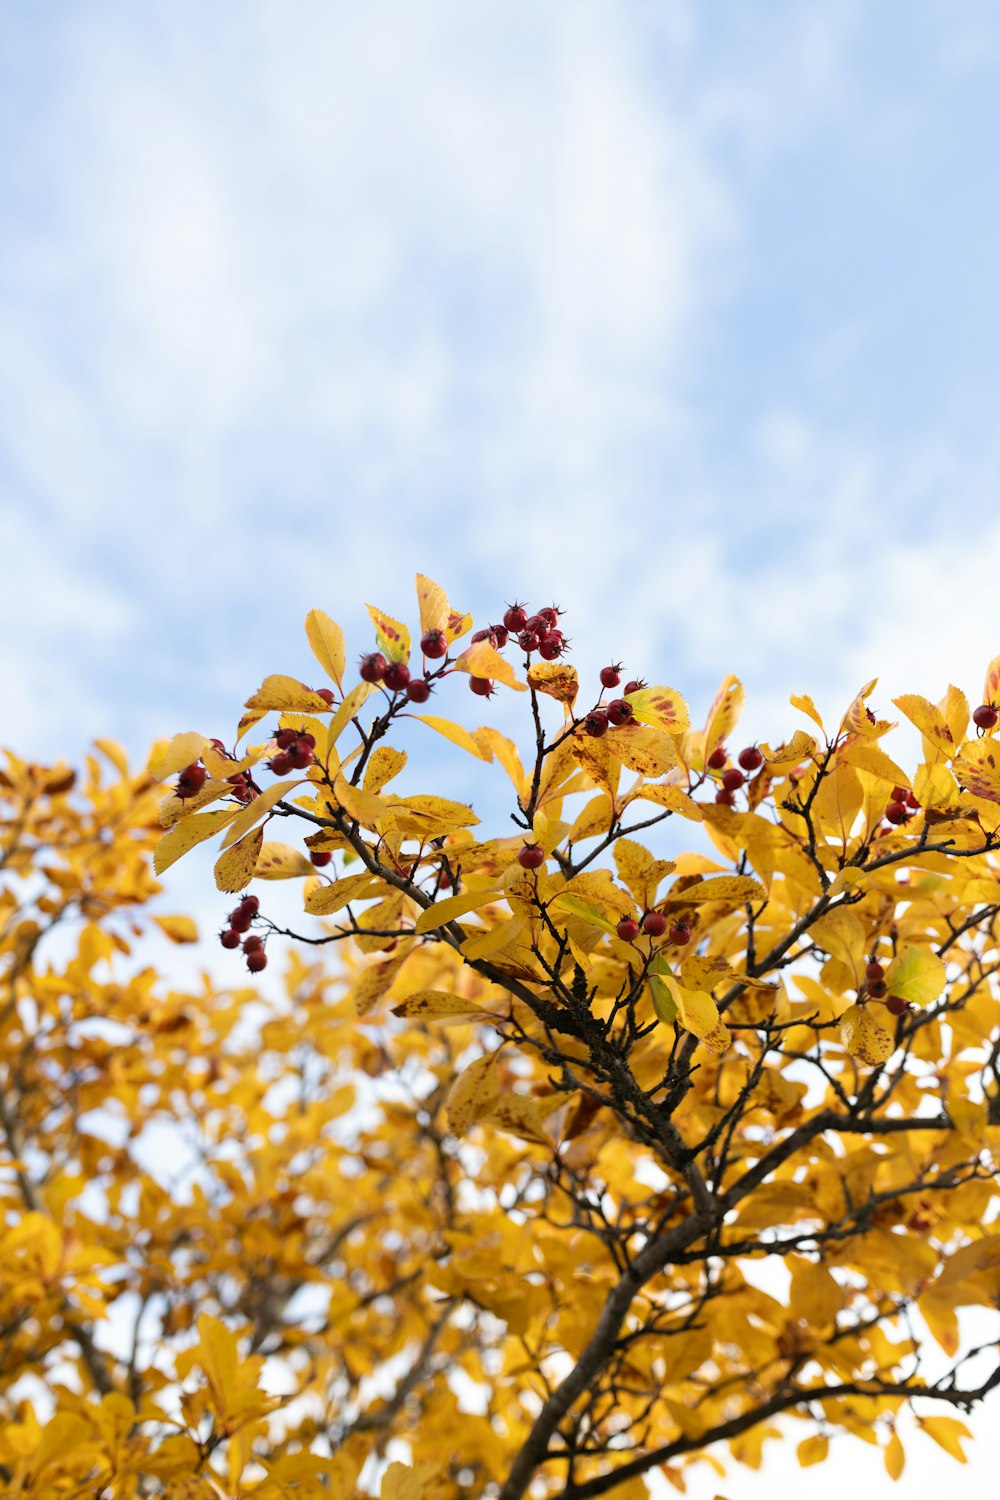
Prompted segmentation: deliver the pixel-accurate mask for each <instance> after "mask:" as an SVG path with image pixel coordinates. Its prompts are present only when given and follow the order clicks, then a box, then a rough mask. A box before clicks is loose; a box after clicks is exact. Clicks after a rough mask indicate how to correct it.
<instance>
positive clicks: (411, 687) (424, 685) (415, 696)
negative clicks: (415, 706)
mask: <svg viewBox="0 0 1000 1500" xmlns="http://www.w3.org/2000/svg"><path fill="white" fill-rule="evenodd" d="M430 695H431V685H430V683H429V682H428V681H427V678H426V677H414V678H413V679H412V681H410V682H408V683H407V684H406V696H407V697H408V698H409V700H410V702H411V703H426V702H427V700H428V698H429V697H430Z"/></svg>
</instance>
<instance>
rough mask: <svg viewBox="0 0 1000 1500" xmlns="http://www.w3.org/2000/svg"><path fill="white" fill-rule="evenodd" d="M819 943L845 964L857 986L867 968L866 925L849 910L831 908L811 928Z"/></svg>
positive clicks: (815, 939) (831, 955)
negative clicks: (831, 909) (832, 909)
mask: <svg viewBox="0 0 1000 1500" xmlns="http://www.w3.org/2000/svg"><path fill="white" fill-rule="evenodd" d="M811 933H812V937H813V939H814V941H815V942H816V944H817V945H818V946H819V947H820V948H822V949H824V951H825V952H827V953H829V955H830V957H831V958H835V959H836V960H837V962H838V963H841V964H843V965H844V967H845V968H846V969H847V971H848V973H849V974H850V975H851V978H852V980H853V983H854V987H855V988H857V987H858V986H859V985H860V984H861V981H862V979H863V977H864V972H865V964H866V959H865V927H864V923H863V922H862V921H861V920H860V918H858V917H856V916H855V915H854V913H853V912H850V911H830V912H827V913H826V915H825V916H823V917H820V918H819V920H818V921H817V922H814V923H813V925H812V929H811Z"/></svg>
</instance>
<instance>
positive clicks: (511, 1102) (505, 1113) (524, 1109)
mask: <svg viewBox="0 0 1000 1500" xmlns="http://www.w3.org/2000/svg"><path fill="white" fill-rule="evenodd" d="M478 1120H479V1123H480V1124H482V1125H494V1126H496V1128H497V1129H499V1130H506V1131H507V1132H508V1134H510V1135H516V1136H519V1137H520V1138H521V1140H524V1141H533V1142H534V1143H535V1145H538V1146H551V1145H552V1140H551V1138H550V1137H549V1136H548V1135H547V1134H546V1132H545V1129H544V1124H543V1116H542V1113H541V1111H540V1109H539V1107H538V1104H537V1102H536V1101H535V1100H534V1099H531V1098H529V1097H528V1096H527V1095H526V1094H498V1095H497V1096H496V1098H494V1099H493V1100H491V1102H490V1103H489V1105H488V1106H487V1107H486V1108H485V1109H484V1110H483V1111H482V1112H481V1113H480V1114H479V1116H478Z"/></svg>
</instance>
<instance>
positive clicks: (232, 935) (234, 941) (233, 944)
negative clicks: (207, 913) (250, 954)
mask: <svg viewBox="0 0 1000 1500" xmlns="http://www.w3.org/2000/svg"><path fill="white" fill-rule="evenodd" d="M219 942H220V943H221V944H222V946H223V948H238V947H239V946H240V935H239V933H238V932H237V931H236V929H235V928H234V927H227V928H226V930H225V932H223V933H222V934H221V935H220V937H219Z"/></svg>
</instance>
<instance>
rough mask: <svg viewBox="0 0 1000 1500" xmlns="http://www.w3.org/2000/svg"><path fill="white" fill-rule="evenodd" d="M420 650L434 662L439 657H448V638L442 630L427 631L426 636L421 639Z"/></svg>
mask: <svg viewBox="0 0 1000 1500" xmlns="http://www.w3.org/2000/svg"><path fill="white" fill-rule="evenodd" d="M420 649H421V651H422V652H423V653H424V655H425V656H429V657H430V658H431V660H432V661H436V660H437V659H438V657H439V656H447V655H448V637H447V636H446V635H445V633H444V631H443V630H428V632H427V634H426V635H425V636H423V637H421V641H420Z"/></svg>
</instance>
